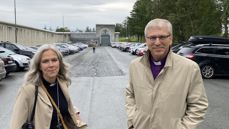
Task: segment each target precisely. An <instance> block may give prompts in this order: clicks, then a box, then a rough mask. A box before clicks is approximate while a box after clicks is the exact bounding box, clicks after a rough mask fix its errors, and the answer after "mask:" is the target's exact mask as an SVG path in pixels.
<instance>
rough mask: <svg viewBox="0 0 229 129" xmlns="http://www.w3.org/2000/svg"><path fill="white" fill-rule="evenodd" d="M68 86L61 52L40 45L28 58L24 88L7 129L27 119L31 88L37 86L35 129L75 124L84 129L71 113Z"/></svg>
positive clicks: (61, 128) (18, 126) (18, 127)
mask: <svg viewBox="0 0 229 129" xmlns="http://www.w3.org/2000/svg"><path fill="white" fill-rule="evenodd" d="M70 83H71V80H70V78H69V69H68V65H67V64H66V63H65V62H64V61H63V56H62V55H61V53H60V52H59V51H58V50H57V49H56V48H55V47H54V46H52V45H43V46H41V47H40V48H39V49H38V51H37V52H36V54H35V55H34V57H33V58H32V60H31V64H30V69H29V71H28V72H27V74H26V75H25V82H24V85H23V86H22V87H21V88H20V90H19V93H18V96H17V99H16V103H15V106H14V109H13V113H12V119H11V123H10V129H21V128H22V126H23V124H24V123H26V121H28V120H29V119H30V117H31V114H32V110H33V106H34V99H35V94H34V93H35V89H36V88H35V86H38V96H37V101H36V106H35V115H34V119H33V125H34V126H35V128H36V129H65V128H64V125H67V126H68V129H72V128H74V127H73V126H75V125H76V126H77V127H80V129H86V128H87V125H86V124H85V123H84V122H82V121H81V120H80V119H79V113H76V112H78V111H75V110H74V107H73V104H72V102H71V99H70V97H69V92H68V86H69V85H70ZM51 99H52V100H53V101H51ZM54 103H55V104H54ZM54 105H56V107H55V106H54ZM57 108H58V109H57ZM57 110H60V112H61V115H62V117H63V118H64V122H63V121H62V120H63V119H61V118H60V115H59V114H57Z"/></svg>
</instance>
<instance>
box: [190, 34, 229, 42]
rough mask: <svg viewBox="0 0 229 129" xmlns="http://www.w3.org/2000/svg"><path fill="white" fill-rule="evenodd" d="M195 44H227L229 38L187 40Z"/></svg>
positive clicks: (201, 37)
mask: <svg viewBox="0 0 229 129" xmlns="http://www.w3.org/2000/svg"><path fill="white" fill-rule="evenodd" d="M188 41H189V42H193V43H195V44H205V43H206V44H209V42H210V43H213V44H229V38H225V37H219V36H209V35H208V36H191V37H190V38H189V40H188Z"/></svg>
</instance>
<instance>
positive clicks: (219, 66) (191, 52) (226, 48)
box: [177, 44, 229, 78]
mask: <svg viewBox="0 0 229 129" xmlns="http://www.w3.org/2000/svg"><path fill="white" fill-rule="evenodd" d="M177 54H179V55H182V56H184V57H187V58H189V59H191V60H193V61H195V62H196V63H197V64H198V65H199V67H200V70H201V74H202V76H203V78H213V77H214V76H215V75H227V76H228V75H229V67H228V65H229V45H212V44H210V45H207V44H199V45H193V46H186V47H183V48H181V49H180V50H179V51H178V52H177Z"/></svg>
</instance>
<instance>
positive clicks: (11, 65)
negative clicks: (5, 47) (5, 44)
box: [0, 50, 17, 75]
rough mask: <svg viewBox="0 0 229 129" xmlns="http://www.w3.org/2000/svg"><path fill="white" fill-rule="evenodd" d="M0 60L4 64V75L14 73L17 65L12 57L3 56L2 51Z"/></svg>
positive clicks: (0, 51)
mask: <svg viewBox="0 0 229 129" xmlns="http://www.w3.org/2000/svg"><path fill="white" fill-rule="evenodd" d="M0 58H1V59H2V61H3V62H4V65H5V69H6V75H8V74H9V73H10V72H14V71H16V69H17V65H16V63H15V61H14V59H13V58H12V57H10V56H9V55H8V54H5V52H4V51H2V50H0Z"/></svg>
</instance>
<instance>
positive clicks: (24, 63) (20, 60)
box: [0, 47, 31, 71]
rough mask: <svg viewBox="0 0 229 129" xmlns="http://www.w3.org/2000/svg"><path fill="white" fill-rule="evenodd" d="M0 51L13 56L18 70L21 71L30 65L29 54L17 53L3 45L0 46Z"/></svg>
mask: <svg viewBox="0 0 229 129" xmlns="http://www.w3.org/2000/svg"><path fill="white" fill-rule="evenodd" d="M0 51H1V52H2V53H4V54H5V55H6V56H8V57H12V58H13V60H14V62H15V63H16V66H17V67H16V71H21V70H24V69H25V68H28V67H29V63H30V60H31V58H29V57H28V56H25V55H20V54H16V53H15V52H13V51H11V50H8V49H5V48H2V47H0Z"/></svg>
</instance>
